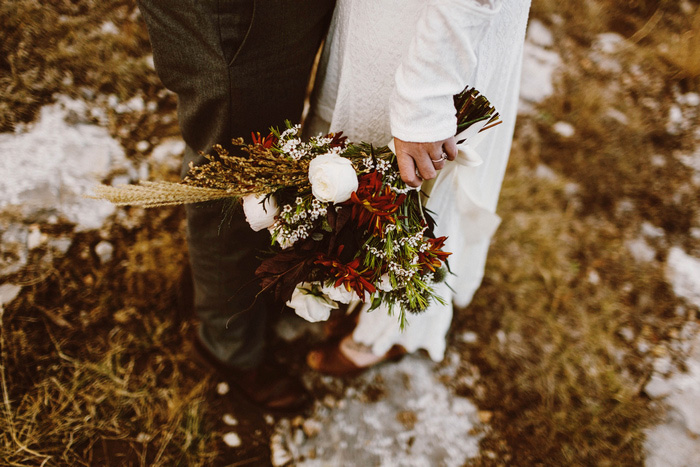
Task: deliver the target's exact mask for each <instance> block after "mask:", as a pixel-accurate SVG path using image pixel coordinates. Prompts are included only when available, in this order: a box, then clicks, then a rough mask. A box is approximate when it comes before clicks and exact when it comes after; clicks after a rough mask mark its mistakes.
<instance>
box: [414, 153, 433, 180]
mask: <svg viewBox="0 0 700 467" xmlns="http://www.w3.org/2000/svg"><path fill="white" fill-rule="evenodd" d="M436 159H439V157H437V158H436ZM413 161H414V162H415V164H416V166H417V167H418V172H419V173H420V176H421V178H423V180H430V179H433V178H435V177H436V176H437V170H435V166H434V165H433V159H431V157H430V153H428V152H424V153H422V154H421V155H419V156H413Z"/></svg>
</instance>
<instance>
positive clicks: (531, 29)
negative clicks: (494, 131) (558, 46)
mask: <svg viewBox="0 0 700 467" xmlns="http://www.w3.org/2000/svg"><path fill="white" fill-rule="evenodd" d="M545 31H546V32H545ZM548 32H549V31H548V30H547V28H546V27H545V26H544V25H543V24H542V23H541V22H539V21H536V20H535V21H531V22H530V24H529V25H528V33H527V37H526V40H525V45H524V49H523V69H522V76H521V79H520V104H519V108H518V110H519V111H520V112H522V113H527V112H529V111H531V109H532V105H533V104H536V103H538V102H542V101H543V100H544V99H546V98H547V97H549V96H551V95H552V94H553V93H554V84H553V77H554V73H555V72H556V70H557V69H558V68H559V67H560V66H561V64H562V60H561V58H560V57H559V54H558V53H556V52H554V51H552V50H548V49H547V48H545V47H546V46H543V45H542V43H547V42H548V40H547V33H548ZM549 35H550V36H551V34H549ZM552 45H553V41H552Z"/></svg>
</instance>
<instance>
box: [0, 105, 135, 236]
mask: <svg viewBox="0 0 700 467" xmlns="http://www.w3.org/2000/svg"><path fill="white" fill-rule="evenodd" d="M86 115H87V108H86V106H85V104H84V103H82V102H81V101H76V100H72V99H69V98H67V97H61V98H59V100H58V102H57V103H55V104H52V105H48V106H45V107H44V108H42V110H41V114H40V116H39V119H38V121H37V122H36V123H33V124H31V125H27V126H26V127H21V128H19V129H18V130H17V131H16V132H15V133H3V134H0V192H2V193H3V196H2V198H1V199H0V210H3V209H7V208H9V207H11V206H12V207H16V208H18V209H19V210H20V211H21V213H22V215H23V216H24V217H25V218H38V219H42V220H45V219H46V218H48V216H51V215H53V216H57V217H59V218H63V219H65V220H66V221H68V222H71V223H75V224H76V229H77V230H89V229H98V228H100V227H101V226H102V224H103V223H104V221H105V220H106V218H107V217H108V216H109V215H111V214H112V213H114V211H115V207H114V206H113V205H112V204H111V203H109V202H107V201H96V200H91V199H86V198H84V195H85V194H86V193H88V192H89V191H90V189H91V188H92V187H93V186H94V185H96V184H97V183H99V182H100V181H101V180H102V179H103V178H104V177H106V176H107V175H109V174H110V173H111V172H112V171H113V170H121V171H124V172H125V173H128V174H130V175H135V174H134V172H133V170H134V169H133V167H132V166H131V164H130V163H129V162H128V161H127V159H126V156H125V154H124V150H123V149H122V147H121V145H120V144H119V142H118V141H117V140H115V139H114V138H112V137H111V136H110V135H109V132H108V130H107V129H106V128H103V127H101V126H98V125H95V124H90V123H87V120H86V117H85V116H86Z"/></svg>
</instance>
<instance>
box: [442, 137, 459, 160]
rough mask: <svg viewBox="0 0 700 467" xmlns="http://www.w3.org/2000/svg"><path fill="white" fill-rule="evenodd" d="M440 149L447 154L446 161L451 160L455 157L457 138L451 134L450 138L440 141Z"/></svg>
mask: <svg viewBox="0 0 700 467" xmlns="http://www.w3.org/2000/svg"><path fill="white" fill-rule="evenodd" d="M442 150H443V151H445V154H447V160H448V161H453V160H455V158H456V157H457V152H458V148H457V140H456V139H455V137H454V136H453V137H452V138H449V139H446V140H445V141H444V142H443V143H442Z"/></svg>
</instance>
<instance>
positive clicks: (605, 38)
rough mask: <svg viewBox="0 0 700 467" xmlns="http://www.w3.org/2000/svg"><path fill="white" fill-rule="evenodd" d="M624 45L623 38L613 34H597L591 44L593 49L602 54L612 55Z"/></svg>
mask: <svg viewBox="0 0 700 467" xmlns="http://www.w3.org/2000/svg"><path fill="white" fill-rule="evenodd" d="M624 43H625V38H624V37H622V36H621V35H620V34H617V33H614V32H605V33H602V34H598V37H596V40H595V41H594V42H593V48H594V49H595V50H599V51H601V52H603V53H604V54H614V53H615V52H617V51H618V50H620V47H621V46H622V45H623V44H624Z"/></svg>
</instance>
